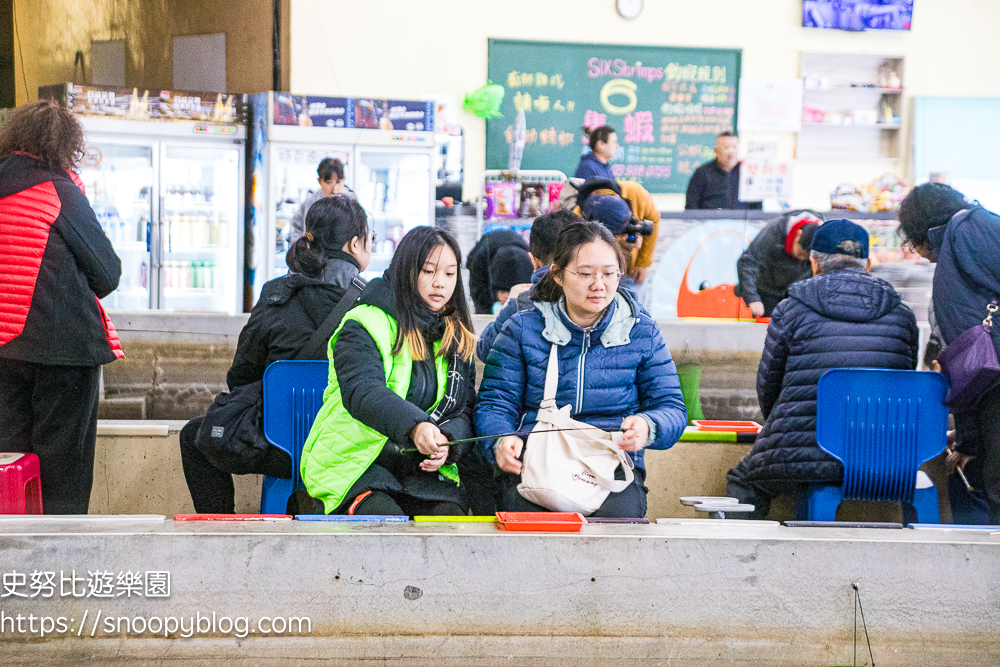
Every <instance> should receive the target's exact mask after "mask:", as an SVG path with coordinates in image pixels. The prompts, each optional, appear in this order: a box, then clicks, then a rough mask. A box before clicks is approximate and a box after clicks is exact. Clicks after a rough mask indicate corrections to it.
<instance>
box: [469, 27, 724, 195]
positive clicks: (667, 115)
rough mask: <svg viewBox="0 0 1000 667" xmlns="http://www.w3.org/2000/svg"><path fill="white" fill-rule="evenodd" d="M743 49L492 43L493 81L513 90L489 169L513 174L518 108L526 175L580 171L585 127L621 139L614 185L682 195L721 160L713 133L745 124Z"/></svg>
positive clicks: (489, 140)
mask: <svg viewBox="0 0 1000 667" xmlns="http://www.w3.org/2000/svg"><path fill="white" fill-rule="evenodd" d="M740 58H741V51H740V50H739V49H697V48H676V47H664V46H632V45H614V44H576V43H566V42H533V41H521V40H505V39H491V40H489V79H490V80H491V81H493V82H495V83H498V84H501V85H503V86H504V88H505V90H506V94H505V96H504V99H503V103H502V105H501V106H500V112H501V114H502V117H501V118H493V119H490V120H488V121H487V125H486V168H487V169H505V168H506V167H507V160H508V157H509V148H510V147H509V144H510V143H511V141H512V140H513V134H514V120H515V118H516V117H517V113H518V111H524V113H525V115H526V120H527V123H526V126H527V127H526V134H525V148H524V158H523V161H522V163H521V168H522V169H558V170H560V171H562V172H564V173H565V174H566V175H567V176H572V175H573V174H574V172H575V171H576V167H577V164H578V163H579V161H580V157H581V155H583V154H585V153H586V152H588V151H589V147H588V145H587V137H586V135H585V133H584V132H583V128H584V127H586V128H595V127H598V126H600V125H610V126H611V127H613V128H614V129H615V132H616V134H617V136H618V153H617V155H616V156H615V158H614V159H613V160H612V161H611V170H612V172H613V173H614V175H615V178H618V179H623V180H631V181H636V182H638V183H641V184H642V185H643V186H644V187H645V188H646V189H647V190H649V191H650V192H684V191H685V189H686V188H687V182H688V180H689V179H690V177H691V174H692V173H693V172H694V170H695V169H697V168H698V167H699V166H700V165H701V164H703V163H704V162H707V161H710V160H712V159H714V157H715V155H714V153H713V146H714V145H715V136H716V135H717V134H718V133H719V132H723V131H725V130H733V129H735V127H736V120H737V113H736V111H737V99H738V98H737V92H738V90H737V89H738V82H739V77H740Z"/></svg>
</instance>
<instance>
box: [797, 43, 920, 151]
mask: <svg viewBox="0 0 1000 667" xmlns="http://www.w3.org/2000/svg"><path fill="white" fill-rule="evenodd" d="M801 75H802V84H803V94H802V129H801V131H800V132H799V136H798V144H797V148H796V157H797V158H799V159H802V160H898V159H899V158H900V156H901V151H902V146H901V138H900V136H901V133H900V127H901V120H902V119H901V115H902V110H903V59H902V58H901V57H896V56H880V55H847V54H838V53H803V54H802V65H801Z"/></svg>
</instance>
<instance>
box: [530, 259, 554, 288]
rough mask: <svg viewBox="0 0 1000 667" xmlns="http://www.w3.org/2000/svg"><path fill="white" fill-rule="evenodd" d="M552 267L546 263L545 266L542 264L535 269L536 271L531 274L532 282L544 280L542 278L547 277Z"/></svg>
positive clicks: (533, 283)
mask: <svg viewBox="0 0 1000 667" xmlns="http://www.w3.org/2000/svg"><path fill="white" fill-rule="evenodd" d="M550 268H551V265H549V264H546V265H545V266H540V267H538V268H537V269H535V272H534V273H532V274H531V284H532V285H537V284H538V283H540V282H542V278H544V277H545V275H546V274H547V273H548V272H549V269H550Z"/></svg>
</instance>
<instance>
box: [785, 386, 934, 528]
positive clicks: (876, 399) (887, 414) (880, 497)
mask: <svg viewBox="0 0 1000 667" xmlns="http://www.w3.org/2000/svg"><path fill="white" fill-rule="evenodd" d="M947 391H948V382H947V381H946V380H945V378H944V376H943V375H941V374H940V373H930V372H926V371H896V370H884V369H874V368H836V369H833V370H830V371H827V372H826V373H824V374H823V376H822V377H821V378H820V379H819V387H818V392H819V395H818V400H817V404H816V440H817V442H818V444H819V447H820V449H822V450H823V451H824V452H826V453H827V454H829V455H830V456H833V457H834V458H836V459H837V460H839V461H840V462H841V463H843V464H844V482H843V484H842V485H841V486H827V485H813V486H810V487H808V488H807V489H805V490H804V491H803V492H802V494H801V496H800V499H799V508H798V513H797V514H798V517H799V518H800V519H806V520H809V521H834V520H835V519H836V515H837V507H838V506H839V505H840V502H841V501H842V500H876V501H901V502H903V503H905V504H906V505H910V506H911V507H912V508H913V509H914V510H915V512H916V514H917V518H916V519H914V522H920V523H938V522H939V520H940V519H939V515H938V503H937V490H936V489H935V488H934V485H933V483H931V482H930V478H928V477H927V476H926V475H925V474H923V473H921V474H920V476H919V480H920V482H921V483H918V468H919V467H920V466H921V465H922V464H924V463H925V462H927V461H929V460H930V459H932V458H934V457H935V456H937V455H938V454H940V453H941V452H942V451H944V448H945V443H946V441H947V431H948V408H947V407H946V406H945V404H944V398H945V394H946V393H947ZM904 509H905V507H904Z"/></svg>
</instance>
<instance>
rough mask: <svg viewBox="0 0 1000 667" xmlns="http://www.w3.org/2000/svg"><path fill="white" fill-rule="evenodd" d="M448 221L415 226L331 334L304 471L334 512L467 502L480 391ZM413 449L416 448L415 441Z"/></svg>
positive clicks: (432, 508) (450, 506)
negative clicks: (462, 467) (326, 375)
mask: <svg viewBox="0 0 1000 667" xmlns="http://www.w3.org/2000/svg"><path fill="white" fill-rule="evenodd" d="M461 260H462V255H461V252H460V251H459V248H458V243H457V242H456V241H455V239H454V238H452V237H451V235H449V234H448V233H446V232H443V231H441V230H438V229H434V228H432V227H417V228H416V229H413V230H412V231H410V232H409V233H407V234H406V236H404V237H403V240H402V241H400V243H399V246H398V247H397V248H396V252H395V254H394V255H393V258H392V264H391V265H390V266H389V269H388V270H387V271H386V273H385V276H384V277H383V278H376V279H374V280H372V281H371V282H370V283H369V284H368V287H367V288H365V291H364V294H362V296H361V299H360V301H359V304H358V305H357V306H356V307H355V308H354V309H353V310H351V311H350V312H349V313H348V314H347V315H346V316H345V318H344V323H343V324H342V325H341V328H340V329H339V330H338V331H337V332H336V333H335V334H334V336H333V339H332V341H331V342H330V345H331V349H332V360H333V363H332V365H331V367H330V384H329V386H328V387H327V390H326V398H325V401H324V403H323V407H322V408H321V409H320V411H319V414H318V415H317V416H316V421H315V422H314V423H313V427H312V430H311V431H310V433H309V437H308V438H307V439H306V444H305V447H304V448H303V452H302V465H301V469H302V480H303V481H304V482H305V485H306V490H307V491H308V492H309V495H311V496H312V497H313V498H315V499H316V500H317V501H319V502H320V503H322V508H320V511H322V512H325V513H326V514H394V515H399V514H407V515H410V516H413V515H416V514H444V515H451V514H465V513H466V512H467V511H468V497H467V493H466V489H465V484H464V483H463V482H462V477H461V476H460V474H459V469H458V465H457V464H458V462H459V460H460V459H461V458H462V457H463V456H464V455H465V453H466V452H467V451H468V450H469V448H470V444H469V443H463V444H458V445H454V446H449V443H450V442H451V441H453V440H462V439H465V438H468V437H471V435H472V424H471V414H472V407H473V404H474V402H475V397H476V390H475V370H474V369H473V367H472V353H473V350H474V349H475V344H476V336H475V334H474V333H473V328H472V319H471V317H470V316H469V307H468V305H467V303H466V301H465V289H464V288H463V286H462V278H461V275H460V274H459V267H460V265H461ZM408 450H411V451H408Z"/></svg>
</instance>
